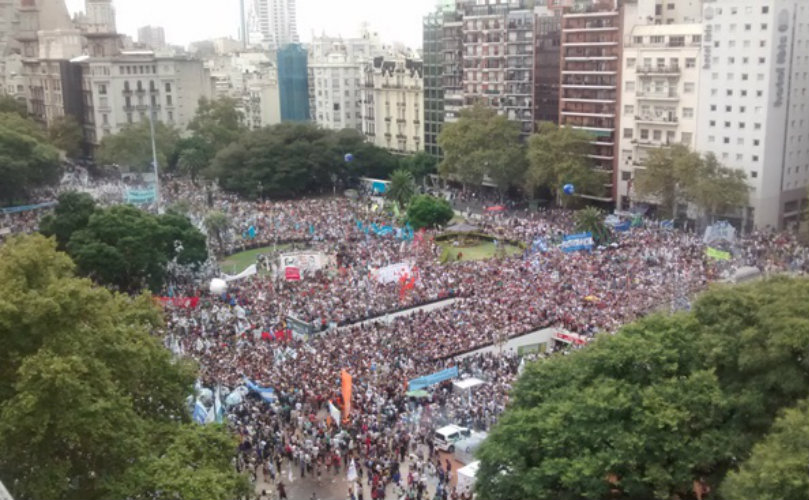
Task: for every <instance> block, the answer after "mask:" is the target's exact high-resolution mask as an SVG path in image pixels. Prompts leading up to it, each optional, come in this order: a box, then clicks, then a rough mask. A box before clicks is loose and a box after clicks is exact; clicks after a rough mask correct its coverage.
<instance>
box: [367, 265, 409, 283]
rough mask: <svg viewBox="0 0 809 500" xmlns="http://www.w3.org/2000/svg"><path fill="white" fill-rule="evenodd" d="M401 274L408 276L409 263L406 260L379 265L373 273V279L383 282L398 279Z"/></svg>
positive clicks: (391, 281)
mask: <svg viewBox="0 0 809 500" xmlns="http://www.w3.org/2000/svg"><path fill="white" fill-rule="evenodd" d="M402 276H410V264H409V263H407V262H399V263H398V264H391V265H389V266H385V267H380V268H379V269H377V270H376V271H375V272H374V273H373V277H374V279H375V280H376V281H378V282H379V283H384V284H387V283H393V282H395V281H398V280H399V279H400V278H401V277H402Z"/></svg>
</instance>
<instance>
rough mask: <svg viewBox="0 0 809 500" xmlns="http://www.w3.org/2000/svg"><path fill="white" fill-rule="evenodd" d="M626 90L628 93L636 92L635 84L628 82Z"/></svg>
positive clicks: (625, 86)
mask: <svg viewBox="0 0 809 500" xmlns="http://www.w3.org/2000/svg"><path fill="white" fill-rule="evenodd" d="M624 90H626V91H627V92H634V91H635V82H626V83H625V84H624Z"/></svg>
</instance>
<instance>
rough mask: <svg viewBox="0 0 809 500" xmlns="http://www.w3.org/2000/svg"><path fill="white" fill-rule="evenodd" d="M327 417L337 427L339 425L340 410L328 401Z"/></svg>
mask: <svg viewBox="0 0 809 500" xmlns="http://www.w3.org/2000/svg"><path fill="white" fill-rule="evenodd" d="M329 416H331V419H332V420H334V422H335V423H336V424H337V425H340V410H339V409H338V408H337V407H336V406H334V405H333V404H332V402H331V401H329Z"/></svg>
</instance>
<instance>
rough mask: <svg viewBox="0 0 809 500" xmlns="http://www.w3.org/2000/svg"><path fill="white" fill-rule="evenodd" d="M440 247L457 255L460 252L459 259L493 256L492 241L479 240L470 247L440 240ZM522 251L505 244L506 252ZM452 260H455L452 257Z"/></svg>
mask: <svg viewBox="0 0 809 500" xmlns="http://www.w3.org/2000/svg"><path fill="white" fill-rule="evenodd" d="M439 245H440V246H441V248H443V249H445V250H446V251H448V252H450V254H451V255H453V257H454V256H457V255H458V252H460V253H462V254H463V255H462V257H461V260H462V261H465V260H485V259H491V258H492V257H494V251H495V249H494V243H492V242H491V241H481V242H480V243H478V244H477V245H475V246H472V247H454V246H452V242H449V241H448V242H441V243H439ZM519 253H522V249H521V248H520V247H516V246H514V245H506V254H507V255H509V256H511V255H517V254H519ZM453 260H455V259H454V258H453Z"/></svg>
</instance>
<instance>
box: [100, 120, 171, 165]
mask: <svg viewBox="0 0 809 500" xmlns="http://www.w3.org/2000/svg"><path fill="white" fill-rule="evenodd" d="M154 127H155V149H156V151H157V163H158V165H159V166H160V168H161V170H162V169H165V168H167V167H168V159H169V158H170V157H171V155H172V153H173V152H174V151H175V149H176V147H177V142H178V141H179V139H180V135H179V133H178V132H177V130H176V129H175V128H173V127H169V126H167V125H165V124H163V123H162V122H155V124H154ZM96 161H97V162H98V163H101V164H104V165H112V164H117V165H120V166H122V167H128V168H130V169H132V170H133V171H136V172H150V171H151V169H152V139H151V133H150V130H149V121H148V120H144V121H141V122H140V123H136V124H132V125H128V126H126V127H124V128H123V129H122V130H121V131H120V132H118V133H117V134H114V135H109V136H106V137H104V138H103V139H101V144H100V145H99V147H98V151H97V152H96Z"/></svg>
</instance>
